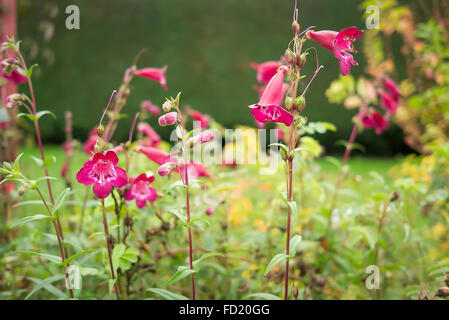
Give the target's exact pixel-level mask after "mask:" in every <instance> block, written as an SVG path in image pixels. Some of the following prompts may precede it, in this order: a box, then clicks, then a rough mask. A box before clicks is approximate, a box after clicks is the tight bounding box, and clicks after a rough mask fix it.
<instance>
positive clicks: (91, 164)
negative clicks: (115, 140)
mask: <svg viewBox="0 0 449 320" xmlns="http://www.w3.org/2000/svg"><path fill="white" fill-rule="evenodd" d="M117 163H118V157H117V155H116V154H115V153H114V152H113V151H108V152H107V153H106V154H103V153H97V154H95V155H94V157H93V159H92V160H89V161H87V162H86V163H84V165H83V167H82V168H81V170H80V171H79V172H78V173H77V175H76V180H78V182H79V183H82V184H85V185H86V186H90V185H92V184H93V185H94V188H93V191H94V194H95V195H96V196H97V197H98V198H100V199H104V198H106V197H107V196H108V195H109V194H110V193H111V192H112V187H116V188H121V187H123V186H125V185H126V184H127V183H128V178H127V176H126V171H125V170H123V169H122V168H119V167H117V166H116V164H117Z"/></svg>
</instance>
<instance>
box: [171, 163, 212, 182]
mask: <svg viewBox="0 0 449 320" xmlns="http://www.w3.org/2000/svg"><path fill="white" fill-rule="evenodd" d="M178 170H180V171H179V172H180V173H181V178H182V180H183V181H185V176H186V175H185V173H186V171H185V165H184V164H181V165H180V166H179V169H178ZM187 174H188V175H189V180H195V179H198V178H199V177H203V178H211V175H210V174H209V172H207V171H206V168H205V166H204V165H203V164H202V163H193V162H191V163H189V164H188V165H187Z"/></svg>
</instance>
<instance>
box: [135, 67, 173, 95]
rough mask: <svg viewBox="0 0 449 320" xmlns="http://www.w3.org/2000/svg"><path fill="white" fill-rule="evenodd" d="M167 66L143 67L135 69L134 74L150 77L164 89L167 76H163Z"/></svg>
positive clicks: (165, 88)
mask: <svg viewBox="0 0 449 320" xmlns="http://www.w3.org/2000/svg"><path fill="white" fill-rule="evenodd" d="M167 67H168V66H163V67H162V68H143V69H139V70H137V71H136V76H139V77H143V78H147V79H151V80H154V81H157V82H159V83H160V84H161V86H162V88H164V90H167V78H166V77H165V71H166V70H167Z"/></svg>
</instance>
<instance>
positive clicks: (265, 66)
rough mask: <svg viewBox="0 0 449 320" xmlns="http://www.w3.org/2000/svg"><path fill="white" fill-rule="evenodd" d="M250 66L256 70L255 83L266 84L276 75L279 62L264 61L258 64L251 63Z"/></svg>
mask: <svg viewBox="0 0 449 320" xmlns="http://www.w3.org/2000/svg"><path fill="white" fill-rule="evenodd" d="M250 66H251V68H254V69H256V70H257V81H258V82H259V83H268V82H270V80H271V78H273V76H274V75H275V74H276V73H277V71H278V68H279V62H278V61H266V62H263V63H260V64H258V63H255V62H251V64H250Z"/></svg>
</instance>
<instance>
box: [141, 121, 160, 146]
mask: <svg viewBox="0 0 449 320" xmlns="http://www.w3.org/2000/svg"><path fill="white" fill-rule="evenodd" d="M137 132H139V133H141V134H144V135H145V136H147V138H148V139H150V145H151V146H157V145H158V144H159V142H161V141H162V139H161V137H160V136H159V135H158V134H157V133H156V131H154V129H153V128H152V127H151V126H150V125H149V124H148V123H145V122H140V123H139V124H138V125H137Z"/></svg>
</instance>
